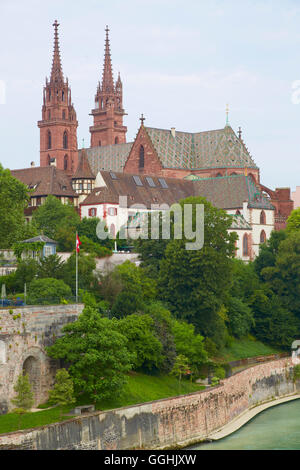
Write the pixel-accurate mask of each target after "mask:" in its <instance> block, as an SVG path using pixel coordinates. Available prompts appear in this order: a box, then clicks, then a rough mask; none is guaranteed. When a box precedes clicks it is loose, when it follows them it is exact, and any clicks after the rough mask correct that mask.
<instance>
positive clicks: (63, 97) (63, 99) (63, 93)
mask: <svg viewBox="0 0 300 470" xmlns="http://www.w3.org/2000/svg"><path fill="white" fill-rule="evenodd" d="M61 99H62V101H65V92H64V91H62V92H61Z"/></svg>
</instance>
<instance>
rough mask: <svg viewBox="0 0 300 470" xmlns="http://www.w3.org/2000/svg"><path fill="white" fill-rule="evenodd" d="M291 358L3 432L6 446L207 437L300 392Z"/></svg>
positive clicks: (161, 443)
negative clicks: (210, 382)
mask: <svg viewBox="0 0 300 470" xmlns="http://www.w3.org/2000/svg"><path fill="white" fill-rule="evenodd" d="M296 388H297V387H296V386H295V384H294V382H293V365H292V362H291V359H281V360H278V361H274V362H269V363H266V364H261V365H258V366H254V367H252V368H249V369H246V370H244V371H242V372H240V373H238V374H236V375H234V376H232V377H230V378H228V379H226V380H224V381H223V382H222V384H221V385H220V386H218V387H216V388H214V389H209V390H206V391H203V392H197V393H193V394H191V395H186V396H181V397H175V398H169V399H165V400H159V401H155V402H152V403H145V404H141V405H136V406H131V407H127V408H121V409H118V410H113V411H107V412H97V413H93V414H92V415H89V416H85V417H80V418H75V419H72V420H69V421H66V422H64V423H59V424H53V425H49V426H45V427H42V428H39V429H35V430H28V431H24V432H15V433H9V434H2V435H0V450H1V449H2V450H4V449H45V450H46V449H47V450H48V449H51V450H54V449H55V450H56V449H93V450H97V449H100V450H104V449H105V450H115V449H126V450H128V449H142V448H145V449H156V448H168V447H176V446H178V445H181V446H188V445H190V444H192V443H196V442H200V441H202V440H204V439H205V438H206V437H207V436H208V435H209V434H211V433H212V432H213V431H215V430H217V429H219V428H221V427H222V426H224V425H225V424H227V423H228V422H230V421H231V420H233V419H234V418H235V417H236V416H238V415H240V414H241V413H243V412H244V411H246V410H247V409H249V408H251V407H253V406H254V405H257V404H259V403H261V402H265V401H268V400H272V399H273V398H276V397H282V396H285V395H289V394H293V393H296Z"/></svg>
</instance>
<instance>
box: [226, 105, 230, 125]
mask: <svg viewBox="0 0 300 470" xmlns="http://www.w3.org/2000/svg"><path fill="white" fill-rule="evenodd" d="M228 126H229V104H227V105H226V127H228Z"/></svg>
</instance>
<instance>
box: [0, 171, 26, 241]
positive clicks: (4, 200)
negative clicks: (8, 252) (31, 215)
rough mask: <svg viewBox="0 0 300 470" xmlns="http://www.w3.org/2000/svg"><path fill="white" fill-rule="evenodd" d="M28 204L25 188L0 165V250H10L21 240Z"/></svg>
mask: <svg viewBox="0 0 300 470" xmlns="http://www.w3.org/2000/svg"><path fill="white" fill-rule="evenodd" d="M28 202H29V196H28V189H27V186H25V184H23V183H21V182H20V181H18V180H17V179H16V178H14V177H13V176H12V175H11V173H10V171H9V170H5V169H4V168H3V167H2V165H1V164H0V220H1V223H0V248H10V247H11V246H12V244H13V243H15V242H16V241H19V240H22V239H23V238H22V237H23V235H24V231H25V218H24V209H25V208H26V207H27V205H28Z"/></svg>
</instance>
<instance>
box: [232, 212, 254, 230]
mask: <svg viewBox="0 0 300 470" xmlns="http://www.w3.org/2000/svg"><path fill="white" fill-rule="evenodd" d="M231 217H232V225H231V227H230V228H231V229H232V230H252V227H251V225H250V224H249V223H248V222H247V220H246V219H244V217H243V216H242V215H241V214H235V215H232V216H231Z"/></svg>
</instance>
